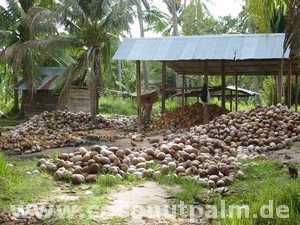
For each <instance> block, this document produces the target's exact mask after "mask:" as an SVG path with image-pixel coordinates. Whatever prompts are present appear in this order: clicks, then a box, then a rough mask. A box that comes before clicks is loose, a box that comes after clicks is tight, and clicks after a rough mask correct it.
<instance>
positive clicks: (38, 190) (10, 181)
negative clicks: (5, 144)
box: [0, 152, 55, 210]
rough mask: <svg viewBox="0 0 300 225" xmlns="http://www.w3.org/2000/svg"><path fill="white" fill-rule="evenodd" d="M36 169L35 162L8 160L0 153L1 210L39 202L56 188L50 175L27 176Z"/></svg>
mask: <svg viewBox="0 0 300 225" xmlns="http://www.w3.org/2000/svg"><path fill="white" fill-rule="evenodd" d="M8 163H9V164H11V165H12V166H9V165H8ZM35 169H36V163H35V162H33V161H21V160H17V159H12V158H6V157H5V156H3V154H2V153H1V152H0V190H1V191H0V208H3V209H4V210H8V209H9V208H10V205H19V204H21V205H26V204H30V203H33V202H39V201H40V200H41V198H43V197H45V196H47V194H49V192H50V191H51V190H53V189H54V188H55V182H54V181H53V178H52V177H51V176H50V174H47V173H42V174H41V175H28V174H26V172H27V171H32V170H35Z"/></svg>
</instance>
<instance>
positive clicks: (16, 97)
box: [12, 70, 19, 113]
mask: <svg viewBox="0 0 300 225" xmlns="http://www.w3.org/2000/svg"><path fill="white" fill-rule="evenodd" d="M13 80H14V84H16V83H17V82H18V77H17V75H16V73H15V70H13ZM12 111H13V112H14V113H17V112H19V90H16V89H15V90H14V106H13V108H12Z"/></svg>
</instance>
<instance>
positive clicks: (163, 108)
mask: <svg viewBox="0 0 300 225" xmlns="http://www.w3.org/2000/svg"><path fill="white" fill-rule="evenodd" d="M161 83H162V85H161V113H162V114H164V113H165V112H166V62H162V81H161Z"/></svg>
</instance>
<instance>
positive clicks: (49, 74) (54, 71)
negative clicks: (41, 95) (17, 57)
mask: <svg viewBox="0 0 300 225" xmlns="http://www.w3.org/2000/svg"><path fill="white" fill-rule="evenodd" d="M65 70H66V69H65V68H59V67H43V68H42V69H41V73H42V76H43V79H42V81H41V83H40V84H39V86H38V87H37V88H36V90H53V89H54V88H55V87H56V84H55V81H56V80H57V78H58V77H59V76H60V75H61V74H63V72H64V71H65ZM13 89H18V90H21V91H23V90H29V89H30V87H29V85H28V82H27V80H26V79H23V80H21V81H19V82H18V83H16V84H15V85H14V86H13Z"/></svg>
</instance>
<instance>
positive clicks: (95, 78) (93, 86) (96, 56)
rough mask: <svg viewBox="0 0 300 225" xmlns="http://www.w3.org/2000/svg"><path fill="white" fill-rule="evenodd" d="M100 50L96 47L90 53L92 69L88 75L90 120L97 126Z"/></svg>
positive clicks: (100, 76) (100, 74)
mask: <svg viewBox="0 0 300 225" xmlns="http://www.w3.org/2000/svg"><path fill="white" fill-rule="evenodd" d="M100 54H101V51H100V48H99V47H96V48H94V49H93V53H92V68H91V74H90V79H89V80H90V85H89V86H90V96H91V120H92V122H93V124H94V125H95V126H96V125H97V115H98V113H99V102H98V86H99V85H100V87H102V69H101V62H100Z"/></svg>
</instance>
